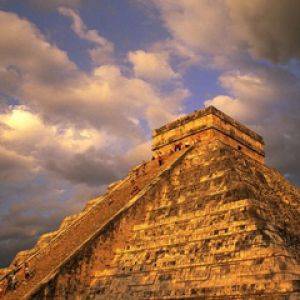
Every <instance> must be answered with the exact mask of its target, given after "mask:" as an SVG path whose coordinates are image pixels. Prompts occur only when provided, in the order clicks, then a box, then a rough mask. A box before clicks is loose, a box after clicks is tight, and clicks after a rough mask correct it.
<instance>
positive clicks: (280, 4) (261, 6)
mask: <svg viewBox="0 0 300 300" xmlns="http://www.w3.org/2000/svg"><path fill="white" fill-rule="evenodd" d="M227 3H228V7H229V15H230V16H231V18H232V22H233V26H234V30H235V32H236V33H237V38H239V39H241V41H242V42H244V43H245V44H247V47H248V48H249V51H250V52H251V53H252V54H254V55H255V56H256V57H258V58H265V59H270V60H272V61H274V62H287V61H289V60H290V59H291V58H300V36H299V31H300V18H299V11H300V2H299V1H298V0H285V1H281V0H273V1H269V0H251V1H240V0H228V1H227Z"/></svg>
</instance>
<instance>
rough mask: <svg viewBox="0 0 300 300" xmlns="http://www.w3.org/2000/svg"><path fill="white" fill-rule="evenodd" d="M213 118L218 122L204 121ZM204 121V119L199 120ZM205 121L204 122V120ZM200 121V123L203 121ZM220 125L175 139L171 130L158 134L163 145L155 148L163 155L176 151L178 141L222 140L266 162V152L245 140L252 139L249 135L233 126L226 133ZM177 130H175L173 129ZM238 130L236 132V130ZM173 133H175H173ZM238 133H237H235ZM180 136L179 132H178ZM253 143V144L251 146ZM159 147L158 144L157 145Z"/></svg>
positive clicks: (158, 139) (193, 142)
mask: <svg viewBox="0 0 300 300" xmlns="http://www.w3.org/2000/svg"><path fill="white" fill-rule="evenodd" d="M208 117H214V116H211V115H210V116H208ZM209 119H211V122H214V123H213V124H216V122H215V120H213V118H206V120H204V121H206V122H207V121H208V120H209ZM199 121H203V120H201V119H200V120H199ZM204 121H203V122H204ZM203 122H200V123H203ZM206 124H207V123H206ZM218 128H219V127H217V126H214V127H211V128H209V127H208V128H206V129H202V130H201V131H198V132H197V131H196V130H195V133H192V134H188V135H182V136H183V137H181V138H180V139H178V140H174V139H172V138H170V137H172V136H174V132H171V133H170V135H169V132H166V133H165V134H163V136H157V140H156V141H155V142H157V141H158V142H157V143H156V145H161V146H159V148H154V147H155V146H153V148H154V149H155V150H157V151H160V152H161V153H162V155H168V154H169V153H171V152H173V151H174V145H175V144H176V143H178V141H180V142H182V144H183V146H184V145H185V143H188V144H189V145H194V144H195V143H201V142H205V141H212V140H220V141H222V142H224V143H225V144H227V145H229V146H232V147H234V148H235V149H238V150H240V151H241V152H242V153H244V154H246V155H248V156H250V157H251V158H253V159H255V160H257V161H259V162H260V163H264V152H263V150H261V151H258V150H257V148H258V147H257V148H254V147H251V146H252V144H250V142H249V143H245V141H246V140H247V138H248V140H249V139H250V138H249V137H248V136H247V135H245V134H243V133H242V132H239V131H238V130H237V129H235V128H231V129H230V130H232V132H231V133H229V132H228V135H226V134H224V132H223V131H220V130H218ZM173 131H175V130H173ZM235 131H236V132H235ZM172 134H173V135H172ZM235 134H236V135H235ZM178 136H179V133H178ZM167 140H168V141H171V140H172V142H166V143H165V144H162V141H167ZM173 141H174V142H173ZM250 145H251V146H250ZM156 147H157V146H156ZM260 148H262V145H261V144H260Z"/></svg>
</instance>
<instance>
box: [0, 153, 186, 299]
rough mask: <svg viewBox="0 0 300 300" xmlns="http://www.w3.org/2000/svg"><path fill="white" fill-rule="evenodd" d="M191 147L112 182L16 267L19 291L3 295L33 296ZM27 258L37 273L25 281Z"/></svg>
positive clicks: (3, 277)
mask: <svg viewBox="0 0 300 300" xmlns="http://www.w3.org/2000/svg"><path fill="white" fill-rule="evenodd" d="M191 148H192V147H190V148H187V149H184V150H182V151H180V152H177V153H174V154H172V155H170V156H169V157H166V158H165V161H164V164H163V165H162V166H158V162H157V161H156V160H154V161H150V162H148V163H147V164H146V166H145V172H144V171H143V166H140V167H139V168H135V169H134V170H132V171H131V172H130V173H129V174H128V176H127V177H126V178H125V179H124V180H122V181H120V182H118V183H117V184H115V185H114V186H112V187H111V188H110V189H109V190H108V191H107V192H106V194H104V196H103V197H101V198H99V199H96V200H93V201H92V202H91V203H90V204H89V205H88V206H87V208H86V209H85V210H84V211H83V213H81V214H80V215H79V217H75V218H73V219H72V220H71V221H70V222H68V224H67V225H64V226H61V227H62V229H61V230H59V231H58V232H56V233H54V234H52V235H51V234H50V240H48V241H47V242H46V243H45V245H43V247H40V248H38V250H37V251H35V252H34V253H31V255H30V256H29V257H26V259H25V260H24V261H22V262H21V263H19V264H18V266H17V267H16V270H17V279H18V282H19V284H18V287H17V289H16V290H15V291H8V292H7V293H6V294H5V295H4V296H3V297H2V298H1V299H3V300H4V299H5V300H6V299H7V300H8V299H11V300H17V299H18V300H19V299H29V298H30V297H31V295H32V294H33V293H34V292H35V291H36V290H38V289H39V287H40V285H41V284H43V283H44V282H47V281H48V280H49V278H51V276H54V274H55V273H57V272H58V271H59V269H60V268H61V266H62V265H64V264H65V263H66V262H67V261H68V260H69V259H70V258H71V257H72V256H73V255H75V254H76V252H78V251H79V250H80V248H81V247H84V245H85V243H87V242H88V241H89V240H90V239H91V238H92V237H93V236H94V235H95V234H99V232H100V231H101V229H102V228H104V227H105V226H107V224H108V223H109V222H110V221H112V220H113V219H114V218H115V217H117V216H118V214H119V213H120V212H121V211H122V210H124V209H126V207H128V206H130V205H131V203H133V202H134V201H137V200H138V199H139V197H141V196H142V195H143V194H144V193H145V191H146V190H147V189H149V188H150V187H151V185H153V184H155V182H157V181H158V178H159V177H160V176H161V175H162V174H163V173H164V172H166V171H167V170H168V169H170V168H171V166H172V165H173V164H174V163H176V162H177V161H178V160H180V158H182V157H183V156H184V155H185V153H186V152H187V151H189V150H190V149H191ZM155 179H156V180H155ZM51 237H52V238H51ZM25 262H27V263H28V264H29V266H30V269H31V270H33V271H34V276H33V277H32V278H31V279H30V280H28V281H25V280H24V277H23V271H24V263H25ZM8 274H9V272H8V273H6V274H5V275H4V276H2V281H3V280H6V278H7V276H8Z"/></svg>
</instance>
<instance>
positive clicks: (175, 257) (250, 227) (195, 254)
mask: <svg viewBox="0 0 300 300" xmlns="http://www.w3.org/2000/svg"><path fill="white" fill-rule="evenodd" d="M283 195H284V197H283ZM299 207H300V192H299V190H298V189H297V188H295V187H292V186H291V185H290V184H289V183H287V182H286V180H284V179H283V178H282V177H281V175H280V174H279V173H277V172H276V171H274V170H272V169H269V168H267V167H266V166H264V165H262V164H260V163H257V162H256V161H255V160H252V159H251V158H248V156H245V155H244V154H243V153H241V152H240V151H237V150H235V149H234V148H232V147H230V146H228V145H226V144H224V143H222V142H220V141H214V142H205V143H201V144H197V146H196V147H195V149H192V151H190V152H189V153H188V154H187V155H186V156H185V158H184V159H183V160H182V161H181V162H180V163H179V164H177V165H176V166H174V167H172V168H171V169H170V171H169V172H167V173H165V175H164V177H163V178H161V180H160V181H158V182H157V185H155V188H154V189H152V190H151V192H149V193H148V194H147V195H145V197H143V198H142V199H141V201H139V202H137V203H136V205H135V206H133V207H131V208H130V209H129V210H128V211H126V213H124V214H122V215H120V216H119V217H118V218H117V219H116V220H114V222H113V223H112V224H111V225H110V226H109V227H107V228H105V231H103V233H102V234H101V235H99V236H98V237H96V238H95V239H93V240H91V241H90V242H89V245H87V246H85V247H84V248H83V249H82V250H81V251H80V252H79V253H78V254H77V255H76V256H74V257H73V258H72V259H71V260H70V261H69V262H68V264H66V265H65V266H64V267H63V268H61V270H60V271H59V272H58V273H57V274H56V276H55V277H54V278H53V279H52V280H51V281H49V282H47V283H45V285H44V288H43V289H41V290H39V292H38V293H36V294H35V296H34V297H32V298H31V299H95V300H96V299H97V300H102V299H103V300H104V299H105V300H108V299H116V300H118V299H128V300H129V299H130V300H134V299H139V300H140V299H244V300H246V299H270V300H271V299H272V300H273V299H275V300H276V299H278V300H279V299H280V300H283V299H299V297H300V294H299V292H300V255H299V253H300V238H299V232H300V221H299V220H300V209H299Z"/></svg>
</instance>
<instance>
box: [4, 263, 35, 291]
mask: <svg viewBox="0 0 300 300" xmlns="http://www.w3.org/2000/svg"><path fill="white" fill-rule="evenodd" d="M18 270H19V268H18V267H17V265H15V268H14V270H13V271H11V272H10V273H9V274H8V275H7V277H6V281H5V280H2V281H1V282H0V296H2V295H5V294H6V292H7V291H15V290H16V288H17V285H18V283H19V282H18V279H17V275H16V274H17V271H18ZM31 277H32V272H31V271H30V268H29V265H28V263H27V262H25V264H24V279H25V280H26V281H27V280H29V279H30V278H31Z"/></svg>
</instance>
